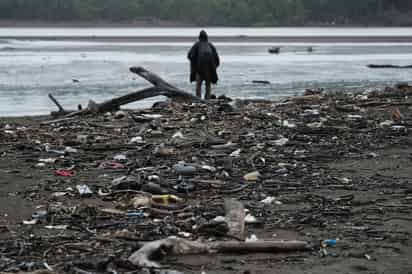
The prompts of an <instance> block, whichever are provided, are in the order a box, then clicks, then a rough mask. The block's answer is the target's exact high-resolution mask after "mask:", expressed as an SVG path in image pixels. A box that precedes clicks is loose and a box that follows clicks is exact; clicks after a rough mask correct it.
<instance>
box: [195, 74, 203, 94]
mask: <svg viewBox="0 0 412 274" xmlns="http://www.w3.org/2000/svg"><path fill="white" fill-rule="evenodd" d="M196 96H197V97H199V98H202V79H201V78H200V75H199V74H197V75H196Z"/></svg>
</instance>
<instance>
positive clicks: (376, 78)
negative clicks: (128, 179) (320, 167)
mask: <svg viewBox="0 0 412 274" xmlns="http://www.w3.org/2000/svg"><path fill="white" fill-rule="evenodd" d="M207 30H208V32H209V33H210V34H211V36H212V37H213V36H214V37H219V36H221V37H223V36H250V37H252V36H271V37H276V36H283V37H285V36H296V37H311V36H312V37H366V36H368V37H371V36H374V37H386V38H387V39H388V42H387V43H349V42H348V43H282V44H274V43H250V42H243V43H231V42H225V43H216V47H217V48H218V51H219V53H220V55H221V59H222V66H221V67H220V68H219V75H220V78H221V80H220V82H219V83H218V85H217V86H216V87H215V88H214V91H215V93H217V94H219V95H220V94H226V95H228V96H231V97H238V98H273V99H274V98H279V97H284V96H290V95H294V94H299V93H301V92H302V91H304V90H305V88H315V87H324V88H327V89H331V90H351V89H364V88H374V87H382V86H385V85H391V84H394V83H397V82H404V81H410V80H411V79H412V70H393V69H392V70H391V69H382V70H371V69H368V68H367V67H366V65H367V64H371V63H374V64H395V65H410V64H412V44H410V43H391V39H390V38H391V37H409V36H412V29H411V28H337V29H331V28H256V29H252V28H244V29H242V28H211V29H207ZM198 31H199V29H194V28H193V29H192V28H179V29H174V28H145V29H136V28H55V29H53V28H0V37H7V38H4V39H0V116H20V115H37V114H47V113H49V112H50V111H52V110H55V107H54V105H53V104H52V103H51V102H50V101H49V99H48V98H47V94H48V93H52V94H53V95H55V97H56V98H58V100H59V101H60V102H61V103H62V104H63V106H64V107H66V108H67V109H70V108H75V107H76V106H77V105H78V104H83V105H86V104H87V101H88V100H89V99H93V100H95V101H97V102H101V101H103V100H106V99H109V98H112V97H114V96H120V95H123V94H126V93H128V92H132V91H135V90H138V89H141V88H143V87H145V86H147V83H146V82H145V81H144V80H142V79H140V78H138V77H136V76H135V75H133V74H131V73H129V71H128V68H129V67H130V66H143V67H145V68H147V69H149V70H152V71H153V72H156V73H158V74H159V75H161V76H162V77H163V78H164V79H166V80H168V81H170V82H171V83H173V84H175V85H177V86H179V87H180V88H182V89H185V90H188V91H192V90H193V89H194V86H193V85H192V84H190V83H189V81H188V77H189V76H188V70H189V63H188V61H187V59H186V54H187V51H188V49H189V48H190V46H191V43H190V42H187V43H182V42H179V43H175V42H169V40H172V41H173V39H170V37H177V36H180V37H182V36H185V37H192V36H196V34H197V32H198ZM103 36H104V37H106V36H107V37H131V38H132V37H139V36H141V37H169V38H167V39H166V38H165V40H164V42H156V43H153V42H152V43H144V42H139V43H137V42H127V41H123V40H122V42H96V41H92V40H91V41H87V39H86V40H84V39H82V41H76V39H67V38H68V37H103ZM44 37H49V39H48V40H42V39H41V38H44ZM23 38H24V39H23ZM50 38H51V39H50ZM62 38H65V39H64V40H63V39H62ZM271 46H280V47H281V53H280V54H279V55H271V54H269V53H268V52H267V50H268V48H269V47H271ZM308 47H313V49H314V51H313V52H308V51H307V48H308ZM73 79H76V80H78V81H79V82H78V83H77V82H76V83H75V82H74V81H73ZM254 80H266V81H270V82H271V84H270V85H259V84H254V83H253V81H254ZM158 99H159V98H154V99H151V100H147V101H144V102H141V103H138V104H133V105H132V106H131V107H147V106H150V105H151V104H152V103H153V102H154V101H156V100H158Z"/></svg>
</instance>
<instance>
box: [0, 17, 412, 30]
mask: <svg viewBox="0 0 412 274" xmlns="http://www.w3.org/2000/svg"><path fill="white" fill-rule="evenodd" d="M2 27H12V28H39V27H40V28H48V27H53V28H68V27H69V28H103V27H104V28H105V27H109V28H139V27H145V28H179V27H182V28H185V27H186V28H187V27H193V28H204V27H207V28H313V27H315V28H374V27H378V28H409V27H412V25H398V26H396V25H382V24H347V25H345V24H341V25H337V24H326V23H323V24H322V23H317V24H316V23H308V24H304V25H258V26H256V25H250V26H245V25H227V26H222V25H216V26H205V25H203V24H193V23H187V22H175V21H162V20H156V19H154V20H147V21H119V22H113V21H56V22H53V21H42V20H27V21H26V20H22V21H13V20H0V28H2Z"/></svg>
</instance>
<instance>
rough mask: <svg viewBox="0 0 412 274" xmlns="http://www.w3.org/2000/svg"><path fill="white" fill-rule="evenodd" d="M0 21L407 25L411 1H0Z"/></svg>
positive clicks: (411, 19)
mask: <svg viewBox="0 0 412 274" xmlns="http://www.w3.org/2000/svg"><path fill="white" fill-rule="evenodd" d="M0 20H3V21H4V20H7V21H10V20H12V21H19V20H24V21H30V20H41V21H53V22H55V21H104V22H125V21H127V22H134V21H139V22H142V21H145V22H153V23H154V24H155V23H156V22H159V21H161V22H165V21H166V22H167V21H170V22H179V23H182V24H190V25H209V26H210V25H212V26H213V25H219V26H223V25H230V26H279V25H334V24H335V25H382V26H384V25H385V26H406V25H409V26H410V25H412V1H411V0H0Z"/></svg>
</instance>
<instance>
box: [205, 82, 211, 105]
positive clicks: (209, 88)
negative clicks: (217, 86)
mask: <svg viewBox="0 0 412 274" xmlns="http://www.w3.org/2000/svg"><path fill="white" fill-rule="evenodd" d="M211 95H212V85H211V83H210V81H206V94H205V99H206V100H208V99H210V96H211Z"/></svg>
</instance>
